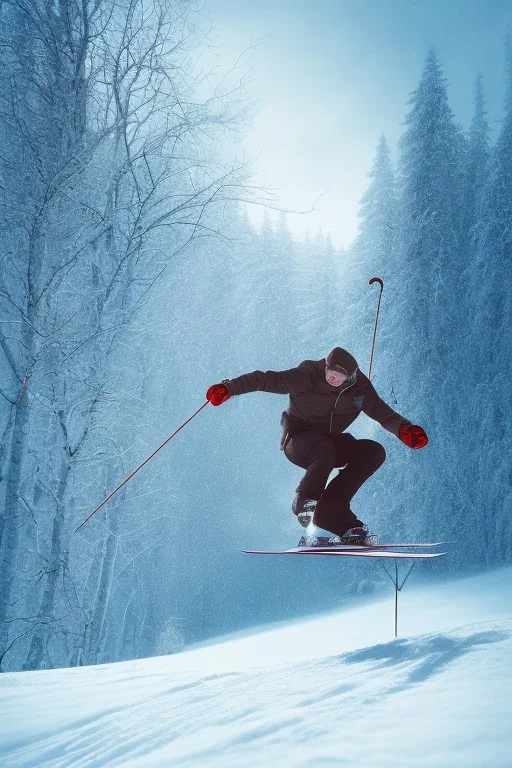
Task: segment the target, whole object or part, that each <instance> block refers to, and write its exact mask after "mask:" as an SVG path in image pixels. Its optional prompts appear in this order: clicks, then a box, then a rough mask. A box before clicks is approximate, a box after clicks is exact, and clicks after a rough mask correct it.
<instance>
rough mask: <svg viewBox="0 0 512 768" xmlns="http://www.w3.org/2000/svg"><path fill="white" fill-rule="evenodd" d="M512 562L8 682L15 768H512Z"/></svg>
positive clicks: (3, 695) (7, 762) (4, 698)
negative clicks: (148, 653)
mask: <svg viewBox="0 0 512 768" xmlns="http://www.w3.org/2000/svg"><path fill="white" fill-rule="evenodd" d="M511 588H512V568H505V569H501V570H496V571H492V572H489V573H487V574H483V575H480V576H477V577H473V578H470V579H465V580H460V581H454V582H450V583H447V584H435V585H432V586H430V587H428V586H423V587H415V586H414V583H412V582H411V583H408V585H407V587H406V589H405V590H404V592H403V593H402V594H401V595H400V610H399V634H400V637H399V638H398V639H396V640H394V639H392V636H393V600H392V590H390V596H389V599H388V600H381V601H378V602H373V603H372V602H368V601H366V602H365V604H364V605H359V606H357V607H353V608H349V609H346V610H343V611H339V612H335V613H330V614H326V615H323V616H320V617H317V618H312V619H308V620H304V621H298V622H293V623H287V624H282V625H279V626H277V627H274V628H266V629H262V630H261V631H258V632H253V633H251V634H248V635H245V636H234V637H229V638H221V639H219V640H218V641H217V642H216V643H209V644H205V645H203V646H198V647H196V648H194V649H192V650H189V651H186V652H184V653H181V654H176V655H174V656H168V657H158V658H153V659H145V660H143V661H132V662H124V663H120V664H110V665H104V666H98V667H84V668H80V669H65V670H53V671H48V672H35V673H16V674H5V675H2V676H0V754H1V758H0V764H1V766H2V768H14V766H20V767H21V766H23V768H29V767H33V768H45V767H46V768H50V766H51V767H52V768H64V767H65V766H66V767H68V766H69V768H82V767H86V766H87V767H88V768H89V767H92V766H95V767H97V768H106V767H107V766H126V767H130V768H131V767H132V766H133V767H135V766H137V767H142V766H144V768H148V767H151V768H152V767H153V766H165V767H166V768H171V767H172V768H174V767H175V766H182V767H183V766H187V767H188V766H190V768H192V767H194V768H198V767H199V766H208V767H209V768H210V767H211V768H216V767H217V766H218V767H219V768H221V767H222V768H235V767H236V768H241V767H242V766H251V768H252V767H253V766H258V767H259V766H265V767H267V768H274V766H279V767H280V768H302V767H304V768H306V766H307V767H308V768H316V767H317V766H318V767H320V766H322V767H323V766H355V767H357V768H359V766H361V767H363V766H364V767H366V766H368V768H370V767H371V768H384V767H388V766H389V768H399V767H401V766H403V767H404V768H412V767H413V766H428V768H434V767H435V768H450V767H451V766H460V768H476V766H478V767H479V768H484V766H485V768H511V766H512V663H511V659H512V597H511Z"/></svg>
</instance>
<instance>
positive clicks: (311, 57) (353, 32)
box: [207, 0, 512, 246]
mask: <svg viewBox="0 0 512 768" xmlns="http://www.w3.org/2000/svg"><path fill="white" fill-rule="evenodd" d="M207 1H208V7H209V8H210V10H211V11H212V12H213V14H214V16H215V24H216V28H217V30H218V44H219V46H220V48H219V50H220V51H221V52H222V60H223V61H224V58H225V59H226V61H229V60H234V59H235V58H236V56H237V54H238V53H240V52H241V51H243V50H244V49H245V48H247V47H248V46H250V45H251V44H253V43H255V42H257V41H261V42H260V45H259V47H258V49H257V50H256V51H254V50H253V51H251V52H250V53H249V54H248V56H247V58H248V59H250V62H251V68H252V73H253V82H252V84H251V92H252V93H253V94H254V95H255V96H257V97H258V98H259V99H260V107H259V111H258V114H257V115H256V117H255V119H254V125H253V128H252V129H251V132H250V134H249V135H248V136H247V138H246V140H245V146H246V147H247V150H248V152H249V153H250V154H251V155H252V156H255V157H256V158H257V159H256V162H255V170H256V171H257V176H256V182H257V183H266V184H268V185H269V186H271V187H274V188H279V190H280V199H281V204H282V205H283V207H290V208H297V209H307V208H308V207H309V206H310V205H311V204H312V202H313V201H314V199H315V198H316V197H317V196H318V195H320V194H322V193H324V192H327V194H326V195H325V196H323V197H322V198H321V200H320V201H319V202H318V203H317V206H316V207H317V212H315V213H312V214H309V215H307V216H298V215H294V216H290V225H291V227H292V229H293V230H294V232H296V233H297V234H302V233H303V232H304V231H305V229H306V228H309V229H310V231H312V232H314V231H315V230H316V229H317V228H318V227H319V226H321V227H322V228H323V229H324V230H326V231H327V230H329V231H331V233H332V235H333V239H334V241H335V243H336V244H344V245H345V246H347V245H349V244H350V242H351V241H352V239H353V238H354V236H355V234H356V228H357V210H358V202H359V199H360V197H361V195H362V194H363V192H364V191H365V189H366V187H367V183H368V180H367V178H366V174H367V173H368V171H369V170H370V167H371V163H372V160H373V155H374V151H375V148H376V145H377V142H378V139H379V136H380V134H381V133H384V134H385V135H386V137H387V138H388V140H389V141H390V144H391V146H392V149H393V150H394V148H395V146H396V141H397V139H398V137H399V136H400V133H401V131H402V127H401V123H402V122H403V119H404V116H405V114H406V112H407V111H408V107H407V101H408V99H409V95H410V92H411V91H412V90H413V89H414V88H415V87H416V85H417V83H418V79H419V76H420V73H421V68H422V66H423V61H424V58H425V56H426V53H427V49H428V47H429V46H430V45H434V46H435V47H436V49H437V51H438V53H439V57H440V60H441V63H442V66H443V68H444V72H445V76H446V77H447V79H448V87H449V97H450V103H451V106H452V109H453V110H454V112H455V115H456V118H457V120H458V121H459V122H460V123H461V124H462V125H463V127H464V128H465V129H467V127H468V125H469V120H470V118H471V111H472V97H473V85H474V81H475V77H476V74H477V72H478V71H480V72H481V73H482V75H483V78H484V87H485V92H486V96H487V99H488V112H489V120H490V122H491V127H492V130H493V135H494V136H495V135H496V133H497V131H498V129H499V120H500V119H501V118H502V114H503V104H502V101H503V72H504V40H505V35H506V30H507V24H510V23H512V0H507V2H505V0H467V1H466V2H455V1H454V0H433V1H432V2H427V1H426V0H416V2H406V1H405V0H359V1H358V0H314V1H313V0H281V1H280V2H278V1H275V2H270V0H207ZM251 215H252V216H254V219H255V221H259V219H260V216H261V210H258V209H256V210H255V211H254V212H253V213H252V214H251Z"/></svg>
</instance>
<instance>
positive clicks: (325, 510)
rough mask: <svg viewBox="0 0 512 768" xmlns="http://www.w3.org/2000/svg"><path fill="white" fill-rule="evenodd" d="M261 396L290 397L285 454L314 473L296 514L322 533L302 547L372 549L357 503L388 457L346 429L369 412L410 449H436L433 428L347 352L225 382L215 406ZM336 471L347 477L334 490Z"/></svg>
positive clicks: (217, 389)
mask: <svg viewBox="0 0 512 768" xmlns="http://www.w3.org/2000/svg"><path fill="white" fill-rule="evenodd" d="M256 391H262V392H275V393H276V394H280V395H289V396H290V400H289V405H288V409H287V410H286V411H284V413H283V415H282V418H281V424H282V427H283V436H282V440H281V450H283V451H284V453H285V456H286V458H287V459H288V460H289V461H291V462H292V463H293V464H296V465H297V466H298V467H302V468H303V469H305V470H306V473H305V475H304V477H303V478H302V480H301V481H300V483H299V485H298V487H297V489H296V496H295V499H294V501H293V504H292V510H293V512H294V514H295V515H296V516H297V518H298V521H299V523H300V524H301V525H302V526H303V527H305V528H307V527H308V526H309V524H310V523H311V522H312V523H313V524H314V526H315V527H316V529H317V530H315V532H314V535H311V536H306V537H304V538H303V539H301V542H299V544H312V545H318V544H320V545H325V544H333V545H336V544H345V543H350V544H365V543H366V542H367V541H368V536H369V534H368V529H367V527H366V525H365V524H364V523H363V522H362V520H360V519H359V518H358V517H357V516H356V515H355V514H354V513H353V512H352V510H351V508H350V502H351V501H352V498H353V496H354V495H355V493H356V492H357V491H358V490H359V488H360V487H361V486H362V484H363V483H364V482H365V481H366V480H368V478H369V477H370V476H371V475H373V473H374V472H375V471H376V470H377V469H378V468H379V467H380V466H381V464H383V462H384V460H385V458H386V451H385V450H384V447H383V446H382V445H381V444H380V443H378V442H376V441H375V440H366V439H362V440H358V439H356V438H355V437H353V435H351V434H349V433H348V432H345V430H346V429H347V428H348V427H349V426H350V424H352V422H353V421H354V420H355V419H356V418H357V417H358V416H359V414H360V413H361V411H362V412H363V413H365V414H366V415H367V416H369V417H370V418H372V419H375V421H378V422H379V423H380V424H381V425H382V426H383V427H384V428H385V429H387V430H388V431H389V432H392V433H393V434H394V435H395V436H396V437H398V438H399V439H400V440H401V441H402V442H403V443H405V444H406V445H407V446H409V447H410V448H414V449H418V448H423V447H424V446H425V445H426V444H427V443H428V437H427V435H426V432H425V430H424V429H422V427H419V426H416V425H413V424H412V423H411V422H410V421H408V420H407V419H405V418H404V417H403V416H401V415H400V414H399V413H397V412H396V411H394V410H393V409H392V408H390V406H389V405H387V404H386V403H385V402H384V401H383V400H382V399H381V398H380V397H379V395H378V394H377V392H376V391H375V389H374V387H373V384H372V383H371V382H370V380H369V379H368V378H367V377H366V376H365V375H364V373H362V372H361V371H360V370H359V367H358V365H357V362H356V360H355V358H354V357H353V356H352V355H351V354H350V352H347V351H346V350H345V349H342V348H341V347H335V348H334V349H333V350H332V351H331V352H330V353H329V354H328V355H327V357H326V358H322V359H321V360H304V361H303V362H302V363H300V364H299V365H298V366H297V367H296V368H290V369H289V370H286V371H265V372H263V371H254V372H253V373H246V374H243V375H242V376H238V377H237V378H234V379H225V380H224V381H222V383H220V384H214V385H213V386H211V387H210V388H209V389H208V391H207V393H206V398H207V400H209V401H210V403H212V405H221V404H222V403H224V402H225V401H226V400H228V399H229V398H230V397H231V396H232V395H243V394H246V393H247V392H256ZM335 468H337V469H339V472H338V474H337V475H336V477H334V478H333V479H332V480H331V482H330V483H329V484H328V485H327V487H326V484H327V481H328V479H329V475H330V474H331V472H332V470H333V469H335ZM318 529H320V530H318Z"/></svg>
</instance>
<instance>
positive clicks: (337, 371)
mask: <svg viewBox="0 0 512 768" xmlns="http://www.w3.org/2000/svg"><path fill="white" fill-rule="evenodd" d="M325 379H326V381H327V383H328V384H330V385H331V387H341V385H342V384H344V383H345V382H346V380H347V379H348V373H347V372H346V371H345V370H343V369H342V368H341V366H339V365H338V366H336V368H328V367H327V366H325Z"/></svg>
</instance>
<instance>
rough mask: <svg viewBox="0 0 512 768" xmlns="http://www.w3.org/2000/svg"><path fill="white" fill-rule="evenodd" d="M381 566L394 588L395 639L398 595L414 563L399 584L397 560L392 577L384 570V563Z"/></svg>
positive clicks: (396, 635)
mask: <svg viewBox="0 0 512 768" xmlns="http://www.w3.org/2000/svg"><path fill="white" fill-rule="evenodd" d="M381 565H382V567H383V568H384V571H385V573H386V576H387V577H388V579H389V580H390V581H391V582H392V584H393V586H394V588H395V637H398V593H399V592H400V591H401V590H402V588H403V586H404V584H405V582H406V581H407V579H408V578H409V575H410V573H411V571H412V569H413V568H414V563H412V565H411V566H410V568H409V570H408V571H407V573H406V574H405V578H404V580H403V581H402V583H401V584H400V583H399V581H398V561H397V560H395V563H394V565H395V575H394V577H393V576H392V575H391V573H390V572H389V571H388V569H387V568H386V566H385V565H384V563H381Z"/></svg>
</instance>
